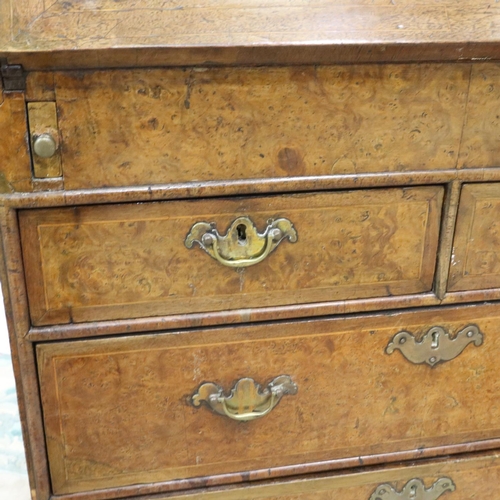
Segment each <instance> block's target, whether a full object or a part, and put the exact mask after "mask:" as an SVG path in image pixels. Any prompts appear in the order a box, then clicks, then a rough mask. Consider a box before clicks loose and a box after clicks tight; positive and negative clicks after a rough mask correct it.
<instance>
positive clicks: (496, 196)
mask: <svg viewBox="0 0 500 500" xmlns="http://www.w3.org/2000/svg"><path fill="white" fill-rule="evenodd" d="M499 221H500V183H489V184H466V185H465V186H464V187H463V188H462V194H461V196H460V206H459V210H458V218H457V225H456V231H455V238H454V242H453V254H452V262H451V266H450V276H449V286H448V289H449V290H450V291H465V290H481V289H487V288H500V222H499Z"/></svg>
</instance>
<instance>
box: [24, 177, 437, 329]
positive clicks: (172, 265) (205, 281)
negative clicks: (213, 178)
mask: <svg viewBox="0 0 500 500" xmlns="http://www.w3.org/2000/svg"><path fill="white" fill-rule="evenodd" d="M442 197H443V189H442V188H441V187H439V186H430V187H418V188H408V189H401V188H394V189H382V190H358V191H350V192H330V193H312V194H301V195H287V196H266V197H245V198H234V199H210V200H193V201H167V202H158V203H142V204H124V205H98V206H88V207H76V208H62V209H58V208H56V209H52V208H51V209H40V210H27V211H24V212H21V214H20V226H21V236H22V246H23V256H24V262H25V268H26V275H27V279H28V296H29V302H30V314H31V318H32V323H33V324H34V325H46V324H64V323H69V322H83V321H95V320H108V319H121V318H138V317H146V316H161V315H170V314H183V313H196V312H209V311H221V310H229V309H242V308H254V307H264V306H279V305H290V304H300V303H313V302H324V301H335V300H344V299H360V298H367V297H385V296H390V295H401V294H412V293H420V292H426V291H429V290H431V288H432V282H433V276H434V267H435V260H436V251H437V244H438V239H439V221H440V211H441V204H442ZM270 220H272V221H274V222H271V221H270ZM284 220H285V222H283V221H284ZM231 228H232V229H231ZM254 229H255V231H256V232H257V233H258V234H257V235H256V234H255V233H254ZM273 231H274V233H273ZM216 232H217V237H215V236H214V234H215V233H216ZM226 232H227V235H226ZM204 235H205V236H204ZM273 235H275V236H273ZM206 238H208V240H209V241H208V242H207V241H206ZM273 238H274V239H273ZM213 239H215V240H216V241H215V243H214V241H213ZM202 244H203V246H204V247H205V248H206V249H208V247H209V246H210V245H212V246H211V247H210V249H211V251H212V255H209V254H208V253H207V252H205V251H204V250H202V249H201V246H202ZM254 246H255V249H254ZM187 247H191V248H187ZM214 248H217V252H218V255H219V257H218V258H215V256H214V255H213V254H214ZM247 250H248V252H249V253H248V255H247V256H246V257H245V252H247ZM269 250H272V251H269ZM242 252H243V253H242ZM238 259H239V260H238ZM242 261H245V262H242ZM249 261H250V262H249ZM243 264H244V265H245V266H246V265H247V264H252V265H248V267H242V266H243Z"/></svg>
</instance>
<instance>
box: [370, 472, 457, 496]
mask: <svg viewBox="0 0 500 500" xmlns="http://www.w3.org/2000/svg"><path fill="white" fill-rule="evenodd" d="M455 489H456V486H455V483H454V482H453V481H452V480H451V479H450V478H449V477H441V478H439V479H438V480H437V481H436V482H435V483H434V484H433V485H432V486H431V487H430V488H429V489H426V488H425V485H424V483H423V481H422V480H421V479H410V481H408V482H407V483H406V485H405V487H404V488H403V489H402V490H401V491H400V492H399V493H398V492H397V491H396V490H395V489H394V488H393V487H392V486H391V485H390V484H381V485H380V486H377V489H376V490H375V491H374V492H373V494H372V496H371V497H370V499H369V500H436V499H437V498H439V497H440V496H441V495H442V494H443V493H446V492H447V491H455Z"/></svg>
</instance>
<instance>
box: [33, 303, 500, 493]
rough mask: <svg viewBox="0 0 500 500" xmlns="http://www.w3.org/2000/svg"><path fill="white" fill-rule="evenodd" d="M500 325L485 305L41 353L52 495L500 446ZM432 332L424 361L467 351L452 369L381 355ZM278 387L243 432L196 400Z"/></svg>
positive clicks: (73, 345)
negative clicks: (490, 443) (238, 387)
mask: <svg viewBox="0 0 500 500" xmlns="http://www.w3.org/2000/svg"><path fill="white" fill-rule="evenodd" d="M499 325H500V317H499V311H498V309H497V308H496V307H495V306H482V307H477V308H472V307H469V308H456V309H451V310H447V311H440V310H434V311H416V312H413V313H399V314H393V315H378V316H369V317H363V318H355V319H350V320H345V319H343V320H341V319H338V320H329V321H325V320H324V321H303V322H297V323H281V324H279V323H277V324H273V325H255V326H251V327H233V328H225V329H209V330H198V331H188V332H184V333H172V334H168V333H167V334H155V335H142V336H133V337H124V338H114V339H102V340H91V341H73V342H62V343H52V344H44V345H40V346H38V361H39V369H40V382H41V391H42V398H43V409H44V419H45V424H46V433H47V434H46V435H47V443H48V450H49V461H50V464H51V472H52V481H53V485H54V488H55V492H56V493H65V492H76V491H85V490H93V489H99V488H111V487H119V486H125V485H133V484H144V483H151V482H165V481H174V482H175V480H176V479H179V478H196V477H197V478H199V477H200V476H201V477H204V476H213V475H216V476H217V475H218V477H219V479H218V482H219V484H220V482H224V481H227V482H231V481H240V480H241V473H245V474H248V471H255V470H260V471H262V470H266V469H274V468H278V470H279V468H280V467H286V466H292V465H298V464H307V463H309V464H310V463H317V462H321V461H326V460H341V459H344V458H351V457H360V456H362V457H364V458H365V459H366V458H367V457H369V456H372V455H379V454H390V453H394V452H401V451H407V452H408V456H412V455H413V456H414V457H415V458H417V457H419V456H421V454H422V452H423V450H425V449H426V448H433V447H441V446H446V445H457V444H464V443H470V442H473V441H477V440H482V439H491V438H497V437H499V436H500V409H499V404H498V398H497V394H498V393H499V391H500V377H499V376H498V374H499V368H498V357H499V355H500V327H499ZM437 327H440V328H442V329H443V332H442V333H441V334H440V335H441V337H439V335H438V338H436V337H435V336H431V334H429V335H428V336H427V340H426V341H423V344H424V345H427V346H430V343H431V342H433V343H434V342H437V344H436V346H434V347H433V349H431V350H430V353H429V354H428V358H427V359H429V358H430V357H432V356H440V354H439V353H440V350H439V349H438V347H437V345H439V344H440V343H441V344H442V345H443V346H444V345H445V344H446V338H445V334H444V332H447V333H448V334H449V335H451V336H452V337H455V336H458V337H459V338H461V339H462V340H458V341H456V343H457V344H460V343H461V342H463V340H464V339H463V338H464V337H466V338H468V339H469V340H468V341H467V342H466V343H465V344H463V346H464V349H463V351H462V352H461V353H459V354H456V355H455V356H454V357H452V359H450V360H448V361H447V362H442V363H441V364H437V365H436V366H435V367H434V368H432V367H431V366H429V365H428V364H426V363H422V364H415V360H414V362H411V361H410V360H409V359H407V358H406V356H405V355H403V354H402V352H400V351H399V350H395V351H394V352H393V353H392V354H388V353H387V351H386V349H387V346H388V345H389V343H390V342H391V341H392V340H393V339H394V337H395V335H396V334H398V333H399V332H402V331H405V332H409V334H411V335H415V336H416V338H418V339H420V340H423V336H424V334H425V333H427V332H428V331H429V330H430V329H431V328H434V330H433V331H436V330H435V329H436V328H437ZM476 328H477V329H478V332H477V331H476ZM474 331H476V333H474ZM459 332H462V333H461V334H459ZM467 332H472V334H471V336H470V337H469V336H468V335H467ZM480 335H482V344H481V342H480V341H479V340H480ZM410 342H411V341H410V339H409V338H408V345H409V344H410ZM402 344H403V343H401V345H402ZM465 346H466V347H465ZM457 352H458V351H457ZM424 360H425V357H424ZM421 361H422V360H421ZM417 363H418V362H417ZM280 375H288V376H289V377H290V378H291V379H292V381H293V382H294V383H295V384H296V385H297V388H298V391H297V393H296V394H295V395H292V394H289V395H285V396H283V398H282V399H281V400H280V401H279V404H278V405H277V406H276V407H275V408H274V409H273V410H272V411H271V412H270V413H268V414H266V415H265V416H263V417H262V418H259V419H256V420H253V421H251V422H238V421H235V420H232V419H230V418H228V417H226V416H224V415H219V414H217V413H215V412H213V411H211V410H210V409H209V408H208V406H206V405H205V404H202V405H201V406H200V407H195V406H194V403H193V400H192V399H191V398H192V396H193V395H194V394H195V393H196V392H197V391H198V389H199V387H200V385H201V384H204V383H206V382H212V383H214V384H217V385H218V386H220V388H221V390H222V391H223V394H224V396H225V397H229V395H230V391H231V389H232V388H233V387H234V386H235V382H236V381H238V380H240V379H242V378H245V377H251V378H252V379H254V380H255V382H256V383H258V384H261V385H262V387H266V385H267V384H268V383H269V382H270V381H271V380H273V379H274V378H275V377H278V376H280ZM228 411H229V410H228ZM246 411H250V410H246ZM230 412H233V413H238V410H236V409H235V408H232V409H231V410H230ZM241 412H245V409H244V408H240V410H239V413H241ZM442 452H444V453H446V448H444V449H442ZM336 465H337V466H339V465H340V462H337V464H336ZM232 473H233V474H234V475H233V476H231V474H232ZM226 474H227V476H220V475H226ZM276 475H277V472H276V471H275V470H273V476H276Z"/></svg>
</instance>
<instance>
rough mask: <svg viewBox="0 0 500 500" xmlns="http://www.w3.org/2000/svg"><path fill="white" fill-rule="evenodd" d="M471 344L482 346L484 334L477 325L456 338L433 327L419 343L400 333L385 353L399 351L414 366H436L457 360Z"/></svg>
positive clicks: (407, 333) (405, 333)
mask: <svg viewBox="0 0 500 500" xmlns="http://www.w3.org/2000/svg"><path fill="white" fill-rule="evenodd" d="M471 342H474V345H476V346H480V345H481V344H482V343H483V334H482V333H481V332H480V331H479V328H478V327H477V326H476V325H469V326H466V327H465V328H463V329H462V330H460V331H459V332H458V333H457V335H456V336H455V338H453V339H452V338H451V336H450V334H449V333H448V332H446V331H445V330H444V328H441V327H440V326H433V327H432V328H431V329H430V330H429V331H428V332H427V333H426V334H425V335H424V336H423V337H422V340H420V342H419V341H417V340H416V338H415V337H414V336H413V335H412V334H411V333H409V332H405V331H402V332H399V333H397V334H396V335H395V336H394V338H393V339H392V340H391V341H390V342H389V344H388V345H387V347H386V349H385V352H386V353H387V354H392V353H393V352H394V350H395V349H399V350H400V351H401V353H402V354H403V356H404V357H405V358H406V359H407V360H408V361H411V362H412V363H414V364H421V363H427V364H428V365H430V366H435V365H436V364H437V363H440V362H444V361H450V360H452V359H454V358H456V357H457V356H458V355H459V354H460V353H461V352H462V351H463V350H464V349H465V348H466V347H467V346H468V345H469V344H470V343H471Z"/></svg>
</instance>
